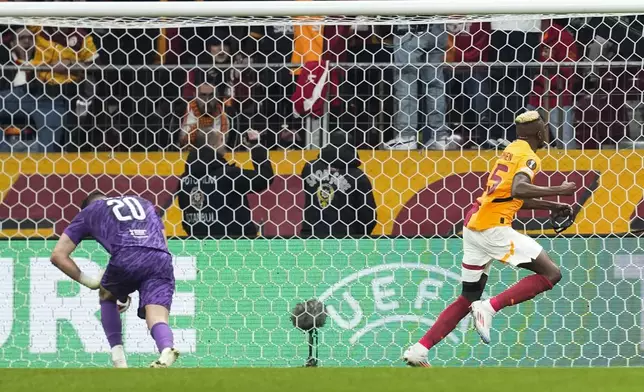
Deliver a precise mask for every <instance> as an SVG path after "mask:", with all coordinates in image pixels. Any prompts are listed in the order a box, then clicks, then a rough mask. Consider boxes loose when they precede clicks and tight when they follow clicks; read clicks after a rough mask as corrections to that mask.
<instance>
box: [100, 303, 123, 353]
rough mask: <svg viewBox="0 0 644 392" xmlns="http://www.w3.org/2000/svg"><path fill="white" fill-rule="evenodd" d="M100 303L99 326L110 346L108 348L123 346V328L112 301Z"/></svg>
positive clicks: (116, 308)
mask: <svg viewBox="0 0 644 392" xmlns="http://www.w3.org/2000/svg"><path fill="white" fill-rule="evenodd" d="M100 303H101V324H103V331H105V336H106V337H107V341H108V342H109V344H110V347H114V346H118V345H122V344H123V333H122V330H123V326H122V324H121V315H120V314H119V309H118V307H117V306H116V302H113V301H100Z"/></svg>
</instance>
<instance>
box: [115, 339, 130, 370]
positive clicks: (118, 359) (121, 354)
mask: <svg viewBox="0 0 644 392" xmlns="http://www.w3.org/2000/svg"><path fill="white" fill-rule="evenodd" d="M112 366H114V367H115V368H117V369H125V368H127V361H126V360H125V350H123V346H122V345H120V344H119V345H117V346H114V347H112Z"/></svg>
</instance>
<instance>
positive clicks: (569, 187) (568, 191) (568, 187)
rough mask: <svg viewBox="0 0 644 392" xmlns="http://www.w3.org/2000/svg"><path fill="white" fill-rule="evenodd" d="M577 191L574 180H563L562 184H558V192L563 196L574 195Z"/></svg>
mask: <svg viewBox="0 0 644 392" xmlns="http://www.w3.org/2000/svg"><path fill="white" fill-rule="evenodd" d="M576 191H577V184H575V183H574V182H568V181H564V183H563V184H561V185H559V194H560V195H564V196H570V195H574V194H575V192H576Z"/></svg>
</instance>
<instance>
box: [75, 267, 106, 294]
mask: <svg viewBox="0 0 644 392" xmlns="http://www.w3.org/2000/svg"><path fill="white" fill-rule="evenodd" d="M103 273H105V271H104V270H100V271H99V273H98V275H97V276H95V277H91V276H87V275H85V274H84V273H82V272H81V274H80V277H79V278H78V283H80V284H82V285H83V286H85V287H87V288H88V289H90V290H98V289H99V288H100V287H101V279H103Z"/></svg>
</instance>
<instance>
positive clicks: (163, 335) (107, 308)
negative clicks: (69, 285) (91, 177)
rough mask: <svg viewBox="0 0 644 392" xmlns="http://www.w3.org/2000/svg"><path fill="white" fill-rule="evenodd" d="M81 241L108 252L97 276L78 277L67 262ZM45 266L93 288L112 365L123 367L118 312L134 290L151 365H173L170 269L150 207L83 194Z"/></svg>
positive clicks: (129, 200) (128, 199)
mask: <svg viewBox="0 0 644 392" xmlns="http://www.w3.org/2000/svg"><path fill="white" fill-rule="evenodd" d="M86 237H91V238H94V239H95V240H96V241H97V242H98V243H100V244H101V245H102V246H103V248H105V250H106V251H107V252H108V253H109V254H110V260H109V263H108V265H107V268H106V269H105V272H104V273H103V274H102V277H101V276H99V277H96V278H93V277H89V276H87V275H85V274H83V272H82V271H81V270H80V269H79V268H78V266H77V265H76V263H74V261H73V260H72V259H71V258H70V255H71V254H72V252H73V251H74V249H76V246H77V245H78V244H79V243H80V242H81V241H82V240H83V239H84V238H86ZM51 262H52V263H53V264H54V265H55V266H56V267H58V268H59V269H60V270H61V271H63V272H64V273H65V274H66V275H67V276H69V277H70V278H72V279H74V280H75V281H77V282H79V283H80V284H82V285H84V286H86V287H88V288H90V289H92V290H96V289H99V297H100V304H101V322H102V324H103V330H104V331H105V335H106V336H107V340H108V342H109V344H110V347H111V348H112V363H113V364H114V367H117V368H125V367H127V362H126V359H125V351H124V350H123V337H122V325H121V316H120V314H119V311H120V310H123V309H127V306H129V302H130V298H129V295H130V294H131V293H133V292H134V291H138V292H139V296H140V299H139V308H138V316H139V317H140V318H142V319H145V320H146V322H147V325H148V328H149V330H150V333H151V335H152V338H153V339H154V341H155V342H156V344H157V347H158V349H159V352H160V353H161V356H160V357H159V359H158V360H156V361H155V362H153V363H152V365H151V367H155V368H163V367H168V366H171V365H172V364H173V363H174V361H175V360H176V359H177V357H178V356H179V352H178V351H177V350H176V349H175V348H174V341H173V336H172V330H171V329H170V327H169V326H168V316H169V312H170V306H171V305H172V295H173V294H174V289H175V282H174V269H173V266H172V256H171V255H170V252H169V251H168V245H167V242H166V238H165V235H164V232H163V222H162V221H161V219H160V218H159V216H158V215H157V213H156V211H155V208H154V205H152V203H150V202H149V201H147V200H145V199H143V198H140V197H137V196H123V197H107V196H105V195H103V194H101V193H93V194H91V195H89V197H88V198H87V199H86V200H85V201H84V202H83V205H82V206H81V211H80V212H79V213H78V214H77V215H76V216H75V217H74V219H73V220H72V222H71V223H70V224H69V226H68V227H67V229H65V232H64V233H63V235H62V236H61V237H60V239H59V240H58V243H57V244H56V247H55V248H54V251H53V253H52V255H51ZM118 302H121V303H123V304H125V305H121V304H119V303H118Z"/></svg>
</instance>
